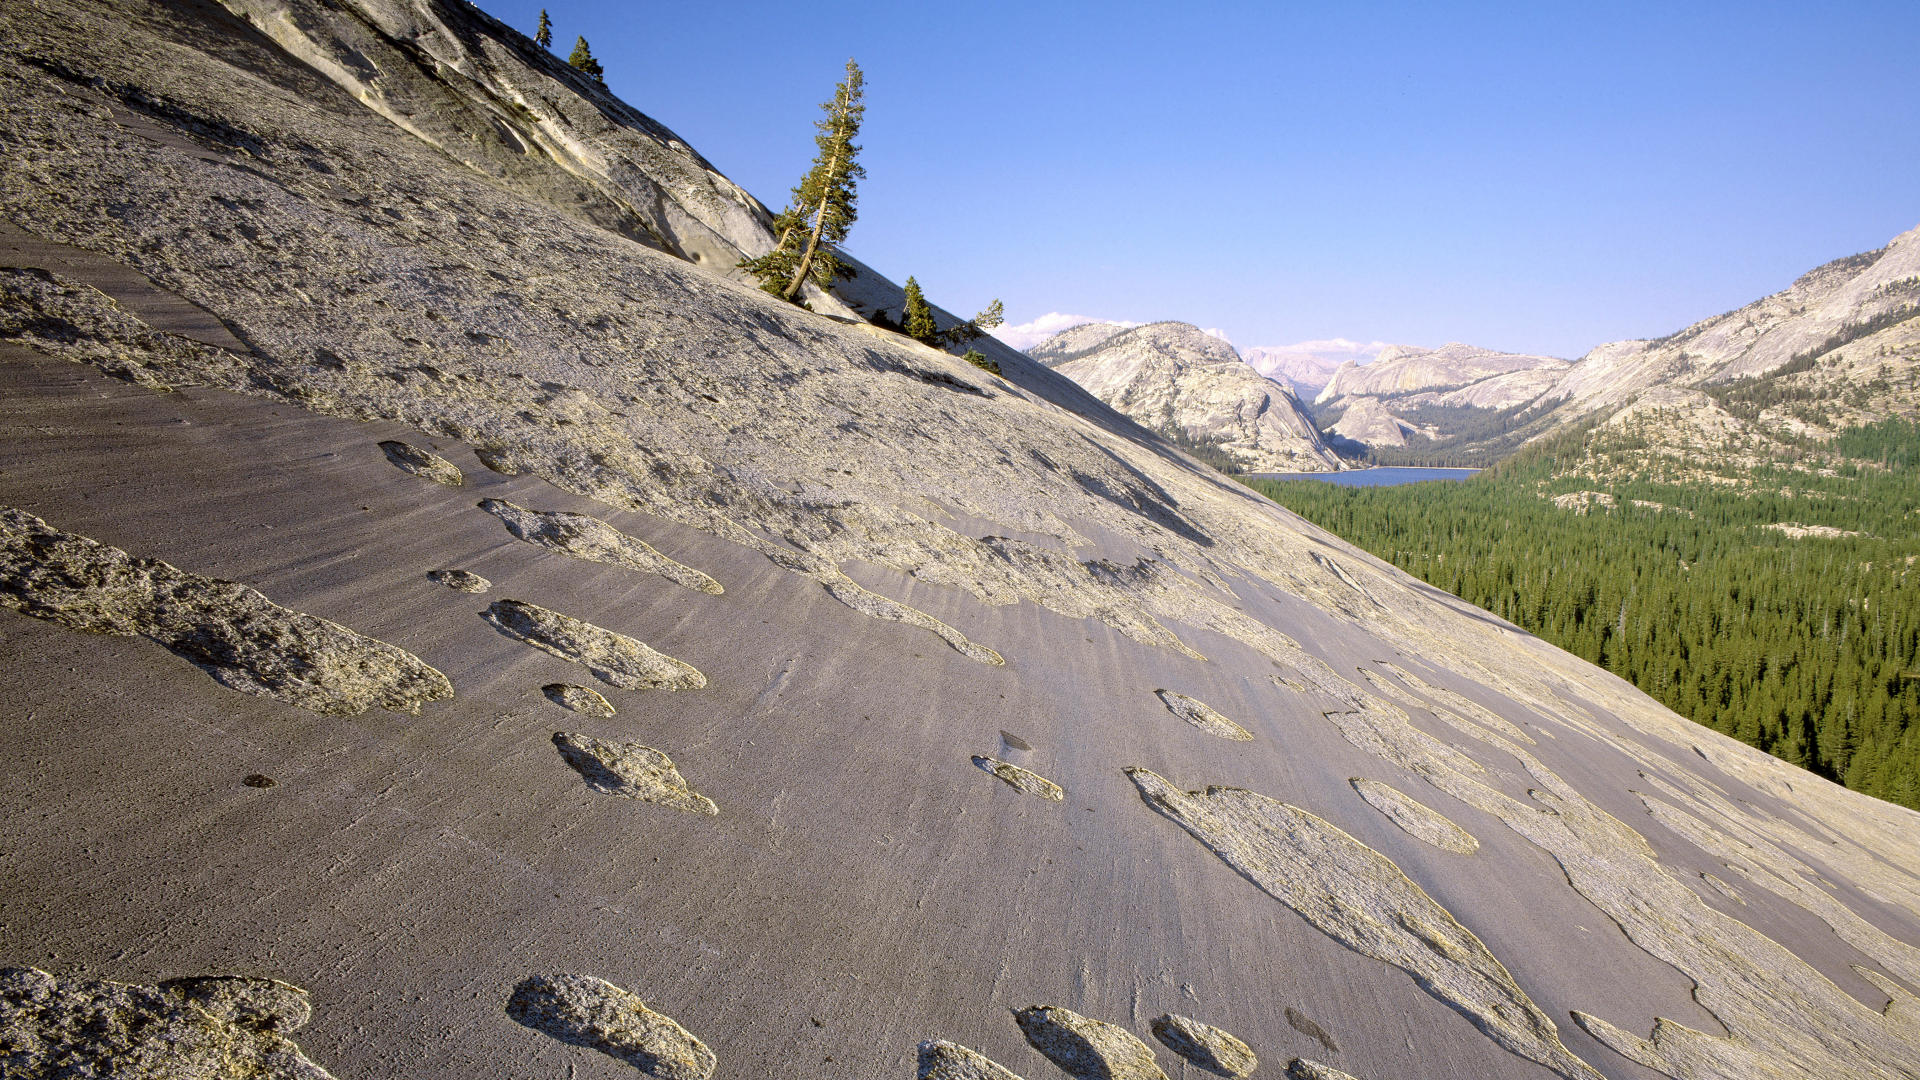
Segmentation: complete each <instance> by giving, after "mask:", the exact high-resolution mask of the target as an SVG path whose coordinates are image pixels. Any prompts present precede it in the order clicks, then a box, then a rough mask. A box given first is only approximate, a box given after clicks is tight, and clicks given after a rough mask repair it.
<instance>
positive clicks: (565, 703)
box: [540, 683, 614, 720]
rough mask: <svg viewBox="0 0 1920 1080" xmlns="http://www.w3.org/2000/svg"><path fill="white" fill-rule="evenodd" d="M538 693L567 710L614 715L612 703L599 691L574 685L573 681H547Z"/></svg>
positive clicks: (599, 715)
mask: <svg viewBox="0 0 1920 1080" xmlns="http://www.w3.org/2000/svg"><path fill="white" fill-rule="evenodd" d="M540 694H541V696H542V697H545V698H546V699H547V700H548V701H551V702H553V703H554V704H555V705H558V706H560V707H561V708H563V709H565V710H567V711H568V712H577V713H581V714H583V715H586V716H597V717H600V718H601V719H603V720H604V719H606V718H607V717H609V716H612V715H614V708H613V703H612V702H609V701H608V700H607V699H606V698H605V697H604V696H602V695H601V693H600V691H598V690H595V689H594V688H592V687H590V686H576V685H575V684H573V683H548V684H547V685H545V686H543V687H541V688H540Z"/></svg>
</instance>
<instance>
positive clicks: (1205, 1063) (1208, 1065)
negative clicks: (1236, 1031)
mask: <svg viewBox="0 0 1920 1080" xmlns="http://www.w3.org/2000/svg"><path fill="white" fill-rule="evenodd" d="M1153 1037H1154V1038H1156V1039H1159V1040H1160V1043H1161V1045H1163V1046H1165V1047H1166V1048H1167V1049H1169V1050H1171V1051H1173V1052H1174V1053H1176V1054H1179V1055H1180V1056H1181V1057H1183V1058H1186V1059H1187V1060H1188V1061H1190V1062H1192V1063H1193V1064H1194V1065H1196V1066H1198V1067H1200V1068H1202V1069H1205V1070H1207V1071H1208V1072H1210V1073H1216V1074H1218V1075H1220V1076H1226V1077H1231V1078H1232V1080H1240V1078H1241V1077H1244V1076H1249V1075H1251V1074H1252V1073H1253V1070H1254V1069H1255V1067H1257V1066H1258V1065H1259V1064H1260V1059H1259V1058H1258V1057H1256V1056H1254V1053H1253V1048H1252V1047H1251V1046H1248V1045H1247V1044H1246V1043H1243V1042H1241V1041H1240V1040H1239V1039H1236V1038H1234V1037H1233V1036H1232V1035H1229V1034H1228V1033H1226V1032H1225V1031H1222V1030H1220V1029H1219V1028H1217V1027H1214V1026H1213V1025H1212V1024H1203V1023H1201V1022H1200V1021H1198V1020H1193V1019H1189V1018H1188V1017H1185V1016H1177V1015H1175V1014H1173V1013H1167V1014H1166V1015H1165V1016H1157V1017H1155V1018H1154V1020H1153Z"/></svg>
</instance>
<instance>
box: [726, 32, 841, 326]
mask: <svg viewBox="0 0 1920 1080" xmlns="http://www.w3.org/2000/svg"><path fill="white" fill-rule="evenodd" d="M865 87H866V79H865V77H864V76H862V75H861V73H860V65H859V64H856V63H854V62H853V61H852V60H848V61H847V77H846V80H845V81H844V82H842V83H840V84H839V85H838V86H836V87H834V92H833V100H831V101H827V102H823V103H822V104H821V106H820V108H821V110H822V111H824V112H825V113H826V116H825V117H824V118H822V119H820V120H817V121H815V122H814V126H815V127H816V128H818V129H819V133H818V134H816V135H815V136H814V137H813V141H814V145H816V146H817V147H819V153H818V154H816V155H815V157H814V159H813V168H811V169H809V170H808V171H807V175H806V176H805V177H803V178H802V179H801V181H800V183H799V185H798V186H797V187H795V188H794V189H793V200H792V201H791V202H790V203H788V204H787V208H786V210H784V211H782V212H781V214H780V216H779V217H778V218H775V219H774V223H773V227H774V232H775V233H776V234H777V235H778V236H779V237H780V240H779V243H778V244H776V245H775V246H774V249H773V250H772V251H770V252H768V253H767V254H765V255H762V256H760V257H759V258H756V259H742V260H740V267H741V269H744V270H746V271H748V272H749V273H751V274H753V275H754V276H755V277H757V278H759V279H760V287H761V288H763V289H765V290H766V291H768V292H770V293H773V294H774V295H775V296H779V297H782V298H783V299H786V300H789V301H794V298H795V297H797V296H798V295H799V293H800V287H801V286H802V285H804V284H805V283H806V282H807V281H809V280H811V281H813V283H814V284H816V285H819V286H821V287H823V288H824V287H826V286H827V285H829V284H831V283H832V281H833V279H834V278H835V277H837V276H840V275H841V274H843V273H844V272H845V271H844V269H843V267H842V265H841V263H840V260H839V259H838V258H837V257H836V256H835V254H834V250H833V249H834V247H835V245H838V244H839V243H841V242H842V241H844V240H845V239H846V238H847V230H849V229H850V228H852V227H853V222H854V218H855V216H856V212H855V200H856V199H857V195H856V192H855V186H856V183H857V181H859V180H860V179H862V178H864V177H865V176H866V175H867V170H866V169H865V168H863V167H862V166H861V165H860V164H859V163H858V162H857V161H855V160H854V159H855V158H856V157H857V156H858V155H859V153H860V148H859V147H858V146H856V145H854V142H853V139H854V136H856V135H858V134H859V133H860V121H861V119H862V117H864V116H865V114H866V111H867V107H866V106H865V105H864V104H862V99H863V97H864V96H865ZM795 302H797V301H795Z"/></svg>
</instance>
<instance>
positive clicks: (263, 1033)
mask: <svg viewBox="0 0 1920 1080" xmlns="http://www.w3.org/2000/svg"><path fill="white" fill-rule="evenodd" d="M309 1008H310V1007H309V1006H308V1005H307V1002H306V998H305V994H304V993H303V992H301V991H300V990H298V989H297V988H294V987H291V986H287V985H286V984H285V983H276V982H274V981H273V980H270V979H235V978H231V977H228V978H219V977H215V978H203V979H181V980H175V981H173V982H170V983H163V984H161V985H160V986H158V987H152V986H136V985H132V984H129V983H117V982H107V981H104V980H97V979H84V978H71V977H70V978H59V977H56V976H54V975H50V974H48V973H47V972H45V971H41V970H39V969H37V968H30V967H17V968H6V969H0V1069H4V1075H6V1076H8V1077H18V1078H20V1080H42V1078H44V1080H54V1078H56V1077H82V1076H88V1077H91V1076H100V1077H108V1076H112V1077H142V1078H147V1077H151V1078H153V1080H255V1078H257V1080H330V1078H329V1076H328V1073H327V1072H326V1070H324V1069H322V1068H321V1067H320V1066H318V1065H316V1064H314V1063H313V1062H312V1061H310V1060H308V1059H307V1058H306V1056H305V1055H304V1054H302V1053H301V1052H300V1048H299V1047H298V1046H296V1045H294V1044H293V1043H291V1042H289V1041H287V1039H286V1038H285V1037H283V1035H282V1034H281V1032H285V1031H291V1030H294V1029H295V1028H298V1027H299V1026H300V1025H301V1024H302V1023H304V1022H305V1021H306V1018H307V1015H308V1012H309Z"/></svg>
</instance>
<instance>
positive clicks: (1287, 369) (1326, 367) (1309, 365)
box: [1240, 346, 1340, 401]
mask: <svg viewBox="0 0 1920 1080" xmlns="http://www.w3.org/2000/svg"><path fill="white" fill-rule="evenodd" d="M1240 358H1241V359H1242V360H1245V361H1246V362H1247V366H1248V367H1250V368H1252V369H1253V370H1255V371H1257V372H1259V373H1260V374H1262V375H1265V376H1266V377H1267V378H1269V379H1272V380H1274V381H1275V382H1283V383H1286V384H1287V385H1288V386H1291V387H1293V392H1294V395H1295V396H1296V397H1299V398H1300V399H1302V400H1306V401H1310V400H1312V399H1313V396H1314V395H1315V394H1318V393H1319V392H1320V390H1321V389H1322V388H1323V387H1325V386H1326V385H1327V383H1328V381H1330V380H1331V379H1332V378H1333V373H1334V372H1335V371H1338V370H1339V369H1340V361H1338V360H1329V359H1327V358H1326V357H1324V356H1315V355H1314V354H1313V353H1308V352H1297V351H1295V350H1292V349H1263V348H1260V347H1258V346H1255V347H1253V348H1249V349H1241V350H1240Z"/></svg>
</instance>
